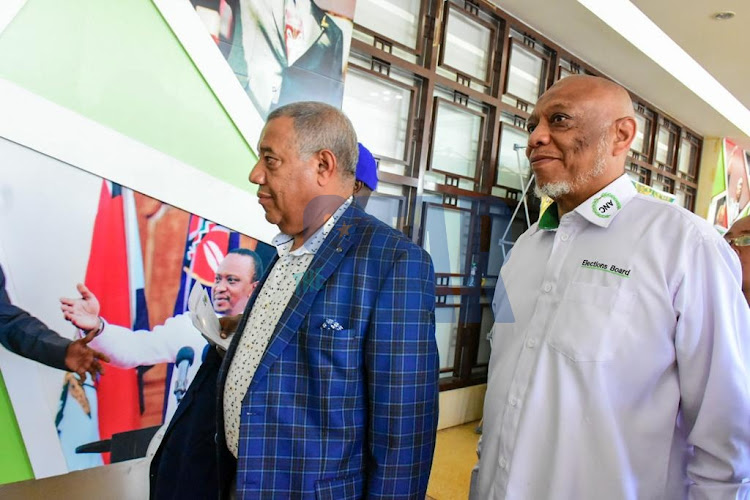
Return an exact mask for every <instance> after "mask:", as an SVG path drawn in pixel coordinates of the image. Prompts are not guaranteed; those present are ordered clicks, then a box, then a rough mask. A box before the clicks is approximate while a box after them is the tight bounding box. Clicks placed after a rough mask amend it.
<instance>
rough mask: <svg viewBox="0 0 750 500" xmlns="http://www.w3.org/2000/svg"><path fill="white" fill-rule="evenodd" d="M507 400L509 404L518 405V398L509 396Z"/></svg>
mask: <svg viewBox="0 0 750 500" xmlns="http://www.w3.org/2000/svg"><path fill="white" fill-rule="evenodd" d="M508 402H509V403H510V405H511V406H518V400H517V399H516V398H513V397H511V398H510V399H509V400H508Z"/></svg>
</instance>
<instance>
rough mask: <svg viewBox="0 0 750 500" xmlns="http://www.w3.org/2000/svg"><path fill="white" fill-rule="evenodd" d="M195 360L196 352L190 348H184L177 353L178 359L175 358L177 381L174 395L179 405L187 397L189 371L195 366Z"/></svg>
mask: <svg viewBox="0 0 750 500" xmlns="http://www.w3.org/2000/svg"><path fill="white" fill-rule="evenodd" d="M194 358H195V351H193V348H192V347H190V346H187V345H186V346H185V347H182V348H181V349H180V350H179V351H177V358H175V361H174V363H175V365H176V366H177V380H175V383H174V395H175V397H176V398H177V404H180V401H182V397H183V396H184V395H185V391H187V387H188V380H187V378H188V369H189V368H190V365H192V364H193V359H194Z"/></svg>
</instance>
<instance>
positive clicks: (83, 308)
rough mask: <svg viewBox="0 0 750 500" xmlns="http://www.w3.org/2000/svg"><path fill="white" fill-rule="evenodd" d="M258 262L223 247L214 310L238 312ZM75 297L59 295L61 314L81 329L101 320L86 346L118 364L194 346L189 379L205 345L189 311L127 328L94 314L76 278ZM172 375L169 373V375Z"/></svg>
mask: <svg viewBox="0 0 750 500" xmlns="http://www.w3.org/2000/svg"><path fill="white" fill-rule="evenodd" d="M260 267H261V263H260V258H259V257H258V255H257V254H256V253H255V252H253V251H252V250H248V249H245V248H238V249H234V250H231V251H229V252H228V253H227V255H226V257H225V258H224V259H223V260H222V261H221V263H220V264H219V266H218V267H217V268H216V279H215V281H214V287H213V288H212V289H211V298H212V302H213V307H214V310H215V311H216V313H217V314H220V315H228V316H231V315H234V314H241V313H242V311H243V310H244V309H245V305H246V304H247V301H248V299H249V298H250V295H251V294H252V293H253V290H255V287H256V286H257V284H258V279H259V278H260V276H258V275H257V273H256V269H260ZM77 288H78V292H79V293H80V294H81V298H80V299H66V298H63V299H60V302H61V303H62V306H61V307H62V311H63V314H64V316H65V319H67V320H68V321H70V322H71V323H73V324H74V325H75V326H76V327H78V328H80V329H81V330H85V331H89V330H94V329H96V328H98V327H99V326H100V325H101V331H99V332H98V333H97V334H96V337H95V338H94V339H93V340H92V341H91V344H90V345H91V346H92V347H93V348H95V349H97V350H99V351H101V352H103V353H105V354H107V355H109V357H110V358H111V363H112V364H113V365H115V366H117V367H119V368H133V367H136V366H148V365H153V364H156V363H174V362H175V358H176V357H177V353H178V352H179V350H180V349H181V348H182V347H185V346H188V347H191V348H192V349H193V353H194V360H193V363H192V364H191V365H190V368H189V369H188V373H187V382H188V385H189V384H190V382H191V381H192V380H193V377H195V374H196V373H197V372H198V368H199V367H200V365H201V357H202V354H203V350H204V348H205V347H206V346H207V345H208V343H207V342H206V340H205V339H204V338H203V336H202V335H201V333H200V332H199V331H198V329H197V328H195V326H193V323H192V321H191V319H190V314H189V313H184V314H178V315H177V316H174V317H171V318H168V319H167V321H166V322H165V323H164V324H163V325H158V326H156V327H154V329H153V330H151V331H147V330H141V331H136V332H134V331H132V330H130V329H129V328H124V327H121V326H117V325H112V324H109V323H107V322H106V318H103V319H102V320H100V318H99V301H98V299H97V298H96V296H95V295H94V294H93V293H91V291H90V290H89V289H88V288H86V286H85V285H83V284H78V287H77ZM173 379H174V377H173ZM167 383H168V384H169V400H168V401H167V411H166V415H165V417H164V421H165V422H168V421H169V420H170V418H171V417H172V415H173V414H174V412H175V409H176V408H177V400H176V398H175V395H174V392H173V382H172V381H167Z"/></svg>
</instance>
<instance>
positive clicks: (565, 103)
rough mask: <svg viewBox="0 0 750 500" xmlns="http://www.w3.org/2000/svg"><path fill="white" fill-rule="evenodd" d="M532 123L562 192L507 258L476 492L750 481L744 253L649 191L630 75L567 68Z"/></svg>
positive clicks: (533, 150) (683, 492)
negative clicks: (622, 82) (633, 161)
mask: <svg viewBox="0 0 750 500" xmlns="http://www.w3.org/2000/svg"><path fill="white" fill-rule="evenodd" d="M528 129H529V132H530V136H529V142H528V148H527V149H526V153H527V156H528V157H529V160H530V162H531V167H532V169H533V171H534V174H535V175H536V183H537V187H536V191H537V193H538V194H539V195H542V194H544V195H547V196H549V197H551V198H552V199H553V200H554V201H555V203H554V204H553V205H552V206H550V207H549V209H548V210H546V211H545V212H544V213H543V215H542V216H541V218H540V220H539V221H538V222H537V223H535V224H534V225H532V227H531V228H529V230H528V231H526V232H525V233H524V234H523V235H522V236H521V237H520V238H519V239H518V241H517V242H516V244H515V246H514V248H513V251H512V253H511V255H510V257H509V259H508V261H507V263H506V264H505V265H504V266H503V268H502V270H501V277H502V280H501V281H500V282H499V283H501V284H500V285H499V286H501V287H503V288H501V289H499V290H498V291H497V293H496V295H495V304H494V306H495V308H496V309H495V310H496V314H497V316H496V318H497V320H496V321H498V322H497V323H495V325H494V328H493V335H492V342H493V344H492V357H491V359H490V366H489V376H488V387H487V395H486V399H485V408H484V434H483V436H482V439H481V442H480V445H479V450H478V452H479V455H480V460H479V463H478V465H477V469H476V470H475V472H476V475H475V476H474V477H473V479H472V498H474V499H482V500H486V499H504V498H509V499H523V500H526V499H546V498H561V499H577V500H581V499H583V500H585V499H592V500H594V499H596V500H598V499H602V498H606V499H633V500H635V499H642V498H659V499H664V498H670V499H671V498H735V497H738V495H739V496H741V495H742V494H745V495H747V494H748V493H749V492H750V484H746V481H748V478H749V477H750V425H748V424H750V421H749V420H748V415H750V384H749V383H748V372H747V369H748V366H750V346H749V345H748V341H747V340H748V335H749V334H750V311H749V310H748V308H747V306H746V304H745V299H744V297H743V295H742V291H741V279H740V264H739V261H738V259H737V256H736V254H735V253H734V252H733V251H732V250H731V249H730V248H729V247H728V246H727V245H726V244H725V243H724V242H723V241H722V240H721V237H720V236H719V235H718V234H717V233H716V231H714V230H713V229H712V228H711V226H710V225H709V224H708V223H706V222H705V221H704V220H702V219H700V218H698V217H697V216H695V215H694V214H691V213H690V212H688V211H686V210H684V209H683V208H681V207H678V206H676V205H674V204H668V203H664V202H661V201H658V200H656V199H654V198H649V197H645V196H643V195H640V194H638V193H637V192H636V190H635V188H634V187H633V185H632V183H631V182H630V180H629V179H628V176H627V175H626V174H625V173H624V165H625V161H626V158H627V155H628V151H629V149H630V144H631V142H632V140H633V138H634V137H635V133H636V122H635V119H634V113H633V104H632V102H631V100H630V97H629V96H628V93H627V92H626V91H625V90H624V89H623V88H622V87H620V86H618V85H616V84H614V83H612V82H609V81H607V80H604V79H602V78H597V77H591V76H572V77H568V78H565V79H564V80H561V81H559V82H557V83H556V84H555V85H554V86H553V87H551V88H550V89H549V90H548V91H547V92H546V93H545V94H544V95H542V97H540V99H539V101H538V102H537V105H536V107H535V109H534V111H533V113H532V114H531V117H530V118H529V120H528ZM503 318H514V321H513V322H511V323H502V322H501V321H503Z"/></svg>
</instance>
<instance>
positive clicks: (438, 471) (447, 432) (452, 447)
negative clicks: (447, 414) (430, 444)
mask: <svg viewBox="0 0 750 500" xmlns="http://www.w3.org/2000/svg"><path fill="white" fill-rule="evenodd" d="M477 424H479V422H471V423H468V424H464V425H459V426H456V427H451V428H449V429H443V430H442V431H438V433H437V444H436V445H435V457H434V458H433V460H432V473H431V474H430V484H429V485H428V486H427V500H466V499H468V498H469V481H470V479H471V469H472V468H473V467H474V464H476V462H477V441H478V440H479V434H477V433H476V432H475V429H476V428H477Z"/></svg>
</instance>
